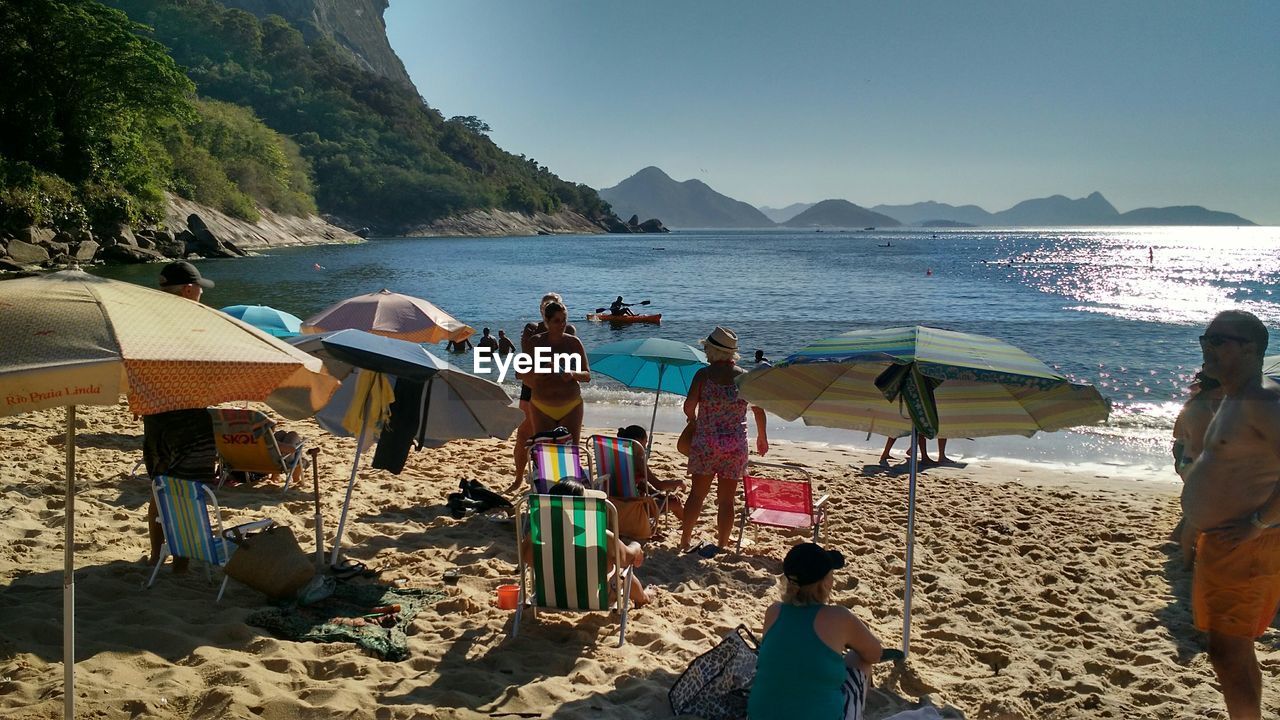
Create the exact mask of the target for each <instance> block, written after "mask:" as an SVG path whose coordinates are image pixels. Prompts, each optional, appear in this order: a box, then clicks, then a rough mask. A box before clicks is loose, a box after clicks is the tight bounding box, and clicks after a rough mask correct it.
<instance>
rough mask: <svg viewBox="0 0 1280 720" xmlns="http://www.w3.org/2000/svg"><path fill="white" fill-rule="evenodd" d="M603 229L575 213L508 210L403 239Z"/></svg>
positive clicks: (457, 219) (451, 220)
mask: <svg viewBox="0 0 1280 720" xmlns="http://www.w3.org/2000/svg"><path fill="white" fill-rule="evenodd" d="M602 232H605V229H604V228H602V227H600V226H599V225H597V224H596V223H594V222H592V221H590V220H588V219H587V218H586V217H584V216H582V215H579V214H578V213H576V212H570V211H562V212H558V213H555V214H554V215H548V214H547V213H521V212H514V211H510V210H473V211H472V212H469V213H467V214H465V215H457V216H453V217H447V218H442V219H440V220H437V221H435V222H433V223H431V224H430V225H424V226H422V227H417V228H409V229H406V230H405V231H404V232H402V233H400V234H401V235H404V236H405V237H450V236H460V237H469V236H475V237H503V236H508V235H517V236H518V235H593V234H597V233H602Z"/></svg>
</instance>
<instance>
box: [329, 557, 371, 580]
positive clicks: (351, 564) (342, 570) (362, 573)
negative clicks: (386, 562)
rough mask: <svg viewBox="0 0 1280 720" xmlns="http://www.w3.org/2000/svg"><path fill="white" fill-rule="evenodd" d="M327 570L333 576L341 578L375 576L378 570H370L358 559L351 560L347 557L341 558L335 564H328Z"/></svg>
mask: <svg viewBox="0 0 1280 720" xmlns="http://www.w3.org/2000/svg"><path fill="white" fill-rule="evenodd" d="M329 571H330V573H331V574H332V575H333V576H334V577H336V578H339V579H342V580H347V579H350V578H353V577H375V576H377V574H378V571H376V570H370V569H369V568H368V567H366V566H365V564H364V563H362V562H360V561H359V560H351V559H349V558H345V559H343V561H342V562H340V563H338V564H337V565H330V566H329Z"/></svg>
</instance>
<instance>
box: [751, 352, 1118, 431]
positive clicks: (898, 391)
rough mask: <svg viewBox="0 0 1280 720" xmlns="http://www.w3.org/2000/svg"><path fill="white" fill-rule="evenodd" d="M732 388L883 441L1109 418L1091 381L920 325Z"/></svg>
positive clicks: (803, 357)
mask: <svg viewBox="0 0 1280 720" xmlns="http://www.w3.org/2000/svg"><path fill="white" fill-rule="evenodd" d="M891 369H894V370H899V369H909V370H911V371H912V372H913V374H914V375H913V376H912V377H896V376H894V373H891V372H888V371H890V370H891ZM897 375H902V373H901V372H899V373H897ZM886 378H888V379H889V380H895V381H898V383H897V384H892V385H887V384H886V382H885V381H886ZM878 383H879V384H878ZM738 384H739V386H740V390H741V392H742V397H743V398H745V399H746V400H747V401H748V402H751V403H754V404H755V405H758V406H760V407H762V408H764V409H766V410H768V411H770V412H772V413H774V414H775V415H778V416H780V417H782V418H785V419H787V420H798V419H803V420H804V422H805V424H807V425H818V426H822V427H834V428H844V429H847V430H865V431H867V432H873V433H878V434H881V435H887V436H889V437H901V436H903V435H908V434H910V433H911V431H912V429H913V427H914V428H916V429H918V430H920V432H921V433H923V434H924V435H925V436H926V437H990V436H993V435H1025V436H1028V437H1029V436H1031V435H1034V434H1035V433H1036V432H1038V431H1041V430H1044V431H1052V430H1061V429H1063V428H1068V427H1073V426H1076V425H1088V424H1092V423H1097V422H1101V421H1104V420H1106V418H1107V414H1108V412H1109V407H1108V404H1107V402H1106V400H1104V399H1103V398H1102V396H1101V395H1100V394H1098V391H1097V389H1095V388H1094V387H1093V386H1092V385H1082V384H1077V383H1072V382H1071V381H1070V380H1069V379H1068V378H1067V377H1066V376H1064V375H1062V374H1060V373H1057V372H1055V371H1054V370H1052V369H1051V368H1049V367H1048V366H1047V365H1045V364H1044V363H1042V362H1040V361H1039V360H1036V359H1035V358H1034V357H1032V356H1030V355H1028V354H1027V353H1025V352H1023V351H1022V350H1019V349H1018V348H1016V347H1014V346H1012V345H1010V344H1008V343H1006V342H1003V341H1001V340H997V339H995V338H989V337H984V336H981V335H973V334H969V333H959V332H953V331H950V330H938V329H936V328H927V327H907V328H890V329H887V330H859V331H855V332H849V333H844V334H842V335H837V336H835V337H832V338H827V339H825V340H820V341H818V342H816V343H814V344H813V345H810V346H809V347H806V348H804V349H803V350H800V351H798V352H796V353H794V354H792V355H791V356H789V357H787V358H786V359H785V360H783V361H782V362H779V363H777V364H775V365H774V366H773V367H770V368H762V369H759V370H756V371H754V372H750V373H747V374H746V375H742V376H740V377H739V380H738ZM882 385H887V386H886V387H881V386H882ZM912 385H924V386H925V387H926V388H927V392H921V393H920V395H921V399H922V400H923V396H927V395H932V399H933V403H932V407H914V406H913V405H912V400H911V398H910V397H908V396H909V395H911V391H912V389H913V388H912ZM891 398H892V399H891ZM922 404H923V403H922ZM930 426H932V427H930Z"/></svg>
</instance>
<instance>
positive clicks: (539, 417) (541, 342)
mask: <svg viewBox="0 0 1280 720" xmlns="http://www.w3.org/2000/svg"><path fill="white" fill-rule="evenodd" d="M542 318H543V321H544V322H546V325H547V331H546V332H544V333H541V334H539V335H535V336H534V338H533V342H532V343H531V345H532V346H533V349H534V351H535V352H536V350H537V348H539V347H545V348H548V349H549V350H551V352H552V353H553V354H555V355H557V356H559V355H576V356H578V357H579V358H580V359H581V368H582V370H581V371H579V372H556V373H536V372H535V373H529V374H528V375H526V380H525V383H526V384H527V385H529V387H530V388H532V389H533V393H532V395H531V396H530V397H529V404H530V405H532V406H533V431H534V433H540V432H545V431H547V430H553V429H555V428H556V426H558V425H563V426H565V427H566V428H568V429H569V432H571V433H573V442H574V443H575V444H577V443H578V441H579V440H580V438H581V435H582V388H581V387H579V383H584V382H591V372H590V368H589V367H588V366H587V351H586V349H584V348H583V347H582V341H581V340H579V339H578V338H576V337H574V336H573V335H569V334H567V333H566V332H565V327H567V326H568V324H569V316H568V313H567V312H566V311H565V308H564V305H562V304H560V303H558V302H554V301H553V302H549V303H547V304H546V305H544V306H543V308H542Z"/></svg>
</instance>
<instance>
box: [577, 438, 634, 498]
mask: <svg viewBox="0 0 1280 720" xmlns="http://www.w3.org/2000/svg"><path fill="white" fill-rule="evenodd" d="M590 439H591V448H592V449H593V450H594V451H595V455H596V473H597V475H596V485H597V487H599V488H600V489H601V490H604V491H605V492H606V493H608V494H609V497H620V498H634V497H639V496H640V487H639V483H638V482H637V478H636V458H637V455H636V453H637V452H643V451H644V448H643V447H642V446H641V445H640V444H639V443H637V442H636V441H634V440H628V439H627V438H616V437H609V436H607V435H592V436H591V438H590Z"/></svg>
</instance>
